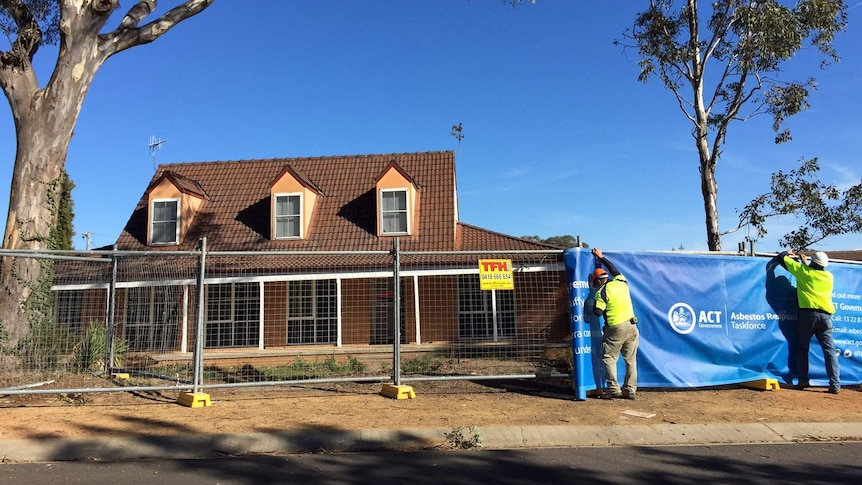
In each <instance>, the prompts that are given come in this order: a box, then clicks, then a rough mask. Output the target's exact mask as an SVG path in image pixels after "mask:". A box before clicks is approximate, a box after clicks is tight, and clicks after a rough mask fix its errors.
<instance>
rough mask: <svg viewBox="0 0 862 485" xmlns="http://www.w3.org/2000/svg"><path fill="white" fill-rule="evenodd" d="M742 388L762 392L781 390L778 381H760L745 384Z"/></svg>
mask: <svg viewBox="0 0 862 485" xmlns="http://www.w3.org/2000/svg"><path fill="white" fill-rule="evenodd" d="M741 385H742V386H745V387H749V388H751V389H757V390H761V391H777V390H779V389H781V386H779V385H778V379H758V380H756V381H748V382H743V383H742V384H741Z"/></svg>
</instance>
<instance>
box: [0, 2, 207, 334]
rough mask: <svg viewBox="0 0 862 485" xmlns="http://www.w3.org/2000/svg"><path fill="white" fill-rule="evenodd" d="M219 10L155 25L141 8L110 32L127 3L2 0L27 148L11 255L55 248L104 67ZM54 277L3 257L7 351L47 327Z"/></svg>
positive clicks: (1, 22) (15, 184) (19, 159)
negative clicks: (83, 116) (69, 162)
mask: <svg viewBox="0 0 862 485" xmlns="http://www.w3.org/2000/svg"><path fill="white" fill-rule="evenodd" d="M213 1H214V0H187V1H185V2H181V3H180V2H177V5H176V6H175V7H173V8H171V9H170V10H168V11H167V12H165V13H164V14H163V15H161V16H160V17H158V18H154V19H152V20H151V21H149V22H146V21H147V19H148V17H150V16H151V15H152V14H153V12H154V11H155V9H156V3H157V2H156V0H140V1H138V2H135V3H134V4H133V5H132V7H131V8H129V9H128V11H126V12H125V14H124V15H123V17H122V20H120V22H119V24H118V25H117V26H116V28H107V24H108V21H109V19H110V18H111V17H112V15H114V14H115V13H117V11H118V10H119V9H120V2H119V0H0V31H2V32H3V34H5V36H6V38H7V39H8V41H9V43H8V48H7V49H6V50H3V51H0V86H2V89H3V93H4V94H5V95H6V99H7V100H8V101H9V106H10V108H11V110H12V116H13V118H14V122H15V137H16V141H17V151H16V154H15V165H14V169H13V172H12V183H11V190H10V195H9V213H8V216H7V218H6V230H5V234H4V237H3V248H4V249H46V248H48V247H49V241H50V239H51V231H52V230H53V228H54V227H55V225H56V223H57V218H58V213H59V212H60V204H58V201H59V200H61V191H62V188H63V185H64V184H63V181H64V177H65V174H64V167H65V163H66V156H67V153H68V148H69V142H70V140H71V138H72V132H73V130H74V128H75V123H76V122H77V120H78V115H79V113H80V111H81V106H82V104H83V102H84V98H85V97H86V95H87V91H88V89H89V88H90V84H91V83H92V81H93V78H94V76H95V75H96V73H97V72H98V70H99V68H100V67H101V66H102V65H103V64H104V63H105V61H106V60H107V59H108V58H109V57H111V56H113V55H114V54H117V53H120V52H123V51H125V50H126V49H129V48H132V47H135V46H138V45H141V44H148V43H150V42H152V41H154V40H156V39H157V38H159V37H160V36H161V35H163V34H164V33H165V32H167V31H168V30H170V29H172V28H173V27H175V26H176V25H177V24H179V23H180V22H182V21H183V20H185V19H188V18H190V17H193V16H195V15H197V14H199V13H201V12H202V11H204V9H206V8H207V7H209V6H210V5H212V3H213ZM103 31H104V32H103ZM55 43H56V44H58V46H59V49H58V50H57V58H56V64H55V65H54V69H53V72H52V73H51V77H50V78H49V79H48V81H47V83H46V84H45V85H44V86H42V85H40V82H39V79H38V78H37V76H36V72H35V70H34V69H33V59H34V56H35V55H36V53H37V52H38V51H39V49H40V48H41V47H43V46H45V45H47V44H55ZM44 268H45V265H43V264H40V263H39V262H38V261H37V260H34V259H31V258H15V257H11V256H10V257H4V258H3V261H2V281H0V343H2V344H3V347H5V348H6V349H7V351H8V350H9V349H15V348H16V345H17V343H18V342H19V340H20V339H22V338H23V337H25V336H26V335H27V333H28V330H29V329H30V325H31V323H32V322H35V321H38V320H40V319H44V318H45V315H44V312H45V311H46V309H45V308H46V307H44V305H42V306H40V305H34V304H33V299H34V298H35V297H36V295H34V293H37V292H38V289H39V288H44V287H45V285H44V283H45V281H44V280H45V279H46V278H47V277H49V276H46V275H45V274H44V273H45V272H46V271H45V269H44ZM40 298H42V299H44V295H42V296H41V297H40ZM39 313H42V314H41V315H40V314H39ZM4 341H5V342H4ZM13 351H14V350H13Z"/></svg>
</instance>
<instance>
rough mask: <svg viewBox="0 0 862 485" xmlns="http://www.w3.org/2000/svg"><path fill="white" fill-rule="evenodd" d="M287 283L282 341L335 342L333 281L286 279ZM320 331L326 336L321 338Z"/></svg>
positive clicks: (334, 284) (335, 320) (293, 343)
mask: <svg viewBox="0 0 862 485" xmlns="http://www.w3.org/2000/svg"><path fill="white" fill-rule="evenodd" d="M287 285H288V286H287V335H286V336H285V343H286V344H287V345H320V344H323V345H335V344H337V343H338V301H339V300H338V288H337V282H336V280H335V279H321V280H296V281H289V282H288V283H287ZM297 290H299V291H301V292H297ZM322 307H327V308H322ZM321 310H322V311H321ZM309 322H310V325H309ZM324 327H325V328H326V330H325V331H323V332H320V333H318V330H322V329H323V328H324ZM306 330H307V332H306ZM323 334H327V336H326V337H324V336H323Z"/></svg>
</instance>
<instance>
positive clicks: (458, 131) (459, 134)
mask: <svg viewBox="0 0 862 485" xmlns="http://www.w3.org/2000/svg"><path fill="white" fill-rule="evenodd" d="M463 125H464V124H463V123H458V124H457V125H453V126H452V133H450V134H451V135H452V136H454V137H455V139H456V140H458V155H460V154H461V140H463V139H464V133H463V131H462V130H463V129H464V126H463Z"/></svg>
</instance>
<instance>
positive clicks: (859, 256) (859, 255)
mask: <svg viewBox="0 0 862 485" xmlns="http://www.w3.org/2000/svg"><path fill="white" fill-rule="evenodd" d="M826 254H827V255H828V256H829V259H840V260H844V261H862V249H854V250H850V251H826Z"/></svg>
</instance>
